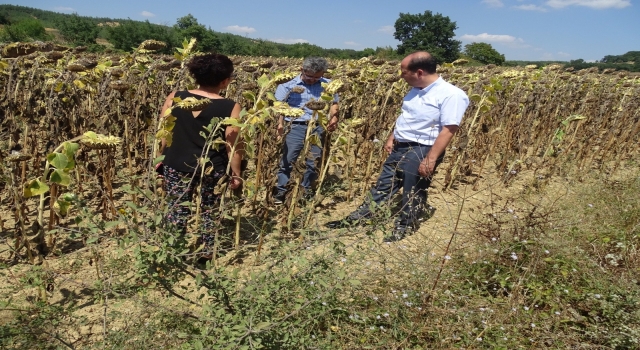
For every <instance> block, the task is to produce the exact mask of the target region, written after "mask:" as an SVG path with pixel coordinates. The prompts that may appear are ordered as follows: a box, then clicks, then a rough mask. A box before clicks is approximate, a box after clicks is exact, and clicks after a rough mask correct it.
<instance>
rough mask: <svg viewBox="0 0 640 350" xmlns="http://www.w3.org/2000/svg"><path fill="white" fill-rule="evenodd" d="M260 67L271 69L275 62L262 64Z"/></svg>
mask: <svg viewBox="0 0 640 350" xmlns="http://www.w3.org/2000/svg"><path fill="white" fill-rule="evenodd" d="M259 66H260V68H271V67H273V62H271V61H264V62H260V64H259Z"/></svg>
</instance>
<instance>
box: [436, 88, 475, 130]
mask: <svg viewBox="0 0 640 350" xmlns="http://www.w3.org/2000/svg"><path fill="white" fill-rule="evenodd" d="M468 106H469V97H468V96H467V94H465V93H464V92H462V91H456V92H455V93H453V94H451V95H450V96H448V97H446V98H445V99H444V101H442V105H441V106H440V125H442V126H445V125H460V123H461V122H462V116H464V112H465V111H466V110H467V107H468Z"/></svg>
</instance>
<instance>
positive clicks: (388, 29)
mask: <svg viewBox="0 0 640 350" xmlns="http://www.w3.org/2000/svg"><path fill="white" fill-rule="evenodd" d="M378 31H379V32H380V33H387V34H393V32H395V31H396V28H394V26H382V27H380V28H378Z"/></svg>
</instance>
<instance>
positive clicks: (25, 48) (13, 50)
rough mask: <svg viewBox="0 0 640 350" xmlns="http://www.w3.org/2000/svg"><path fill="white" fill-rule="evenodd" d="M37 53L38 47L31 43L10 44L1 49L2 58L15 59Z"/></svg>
mask: <svg viewBox="0 0 640 350" xmlns="http://www.w3.org/2000/svg"><path fill="white" fill-rule="evenodd" d="M36 51H38V46H37V45H33V44H31V43H11V44H8V45H5V46H4V47H3V48H2V57H4V58H16V57H19V56H25V55H28V54H30V53H33V52H36Z"/></svg>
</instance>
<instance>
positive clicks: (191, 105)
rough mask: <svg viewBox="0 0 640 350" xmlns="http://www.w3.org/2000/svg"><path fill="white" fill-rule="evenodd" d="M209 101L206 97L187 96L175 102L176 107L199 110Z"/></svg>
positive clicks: (205, 106)
mask: <svg viewBox="0 0 640 350" xmlns="http://www.w3.org/2000/svg"><path fill="white" fill-rule="evenodd" d="M210 103H211V100H210V99H208V98H201V99H197V98H195V97H187V98H185V99H184V100H182V101H180V102H178V103H176V104H175V106H176V107H178V108H181V109H184V110H187V111H201V110H203V109H205V108H207V106H208V105H209V104H210Z"/></svg>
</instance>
